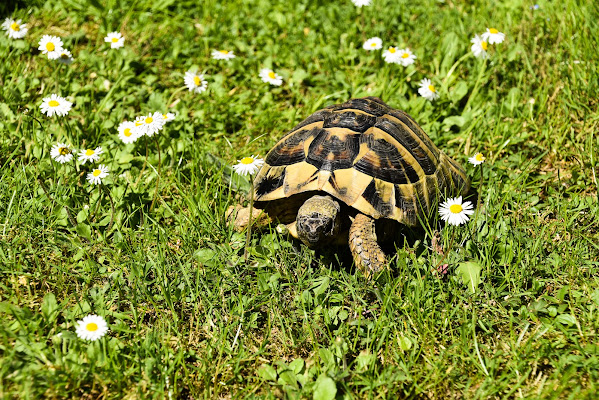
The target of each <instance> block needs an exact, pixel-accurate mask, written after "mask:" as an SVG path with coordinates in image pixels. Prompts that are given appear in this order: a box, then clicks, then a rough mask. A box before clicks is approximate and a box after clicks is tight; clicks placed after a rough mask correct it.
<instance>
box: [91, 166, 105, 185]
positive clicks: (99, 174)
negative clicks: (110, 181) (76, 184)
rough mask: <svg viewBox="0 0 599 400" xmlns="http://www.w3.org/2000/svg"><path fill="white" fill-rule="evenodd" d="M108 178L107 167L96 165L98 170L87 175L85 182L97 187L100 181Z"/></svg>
mask: <svg viewBox="0 0 599 400" xmlns="http://www.w3.org/2000/svg"><path fill="white" fill-rule="evenodd" d="M107 176H108V167H107V166H106V165H104V164H100V165H98V168H96V169H94V170H93V171H92V172H90V173H89V174H87V181H88V182H89V183H91V184H92V185H99V184H100V183H102V179H104V178H106V177H107Z"/></svg>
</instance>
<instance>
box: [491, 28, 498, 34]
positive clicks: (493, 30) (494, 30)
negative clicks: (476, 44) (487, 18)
mask: <svg viewBox="0 0 599 400" xmlns="http://www.w3.org/2000/svg"><path fill="white" fill-rule="evenodd" d="M489 33H492V34H493V35H495V34H496V33H499V31H498V30H497V29H495V28H491V29H489Z"/></svg>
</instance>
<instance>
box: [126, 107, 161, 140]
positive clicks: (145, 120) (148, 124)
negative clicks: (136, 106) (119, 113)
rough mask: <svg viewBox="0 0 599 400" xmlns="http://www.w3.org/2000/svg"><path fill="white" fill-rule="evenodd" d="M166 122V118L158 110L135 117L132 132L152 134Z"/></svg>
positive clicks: (158, 130)
mask: <svg viewBox="0 0 599 400" xmlns="http://www.w3.org/2000/svg"><path fill="white" fill-rule="evenodd" d="M165 123H166V119H165V118H164V116H163V115H162V114H161V113H159V112H158V111H156V112H154V113H149V114H148V115H147V116H143V117H137V118H135V127H134V128H133V132H134V133H137V134H138V135H139V136H143V135H146V136H150V137H151V136H154V134H155V133H158V132H160V131H161V130H162V128H163V127H164V124H165Z"/></svg>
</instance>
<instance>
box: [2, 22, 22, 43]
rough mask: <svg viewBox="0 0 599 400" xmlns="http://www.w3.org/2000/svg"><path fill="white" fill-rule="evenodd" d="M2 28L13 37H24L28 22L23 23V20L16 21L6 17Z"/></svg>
mask: <svg viewBox="0 0 599 400" xmlns="http://www.w3.org/2000/svg"><path fill="white" fill-rule="evenodd" d="M2 29H4V30H5V31H6V34H7V35H8V37H9V38H11V39H22V38H24V37H25V35H26V34H27V24H21V20H20V19H17V20H16V21H15V20H14V19H11V18H6V20H4V23H3V24H2Z"/></svg>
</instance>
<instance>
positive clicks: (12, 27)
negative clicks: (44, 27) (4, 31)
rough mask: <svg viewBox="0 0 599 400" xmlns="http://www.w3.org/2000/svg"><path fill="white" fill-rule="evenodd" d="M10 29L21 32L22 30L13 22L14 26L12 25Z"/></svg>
mask: <svg viewBox="0 0 599 400" xmlns="http://www.w3.org/2000/svg"><path fill="white" fill-rule="evenodd" d="M10 29H12V30H13V31H20V30H21V28H19V25H17V23H16V22H13V23H12V24H10Z"/></svg>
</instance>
